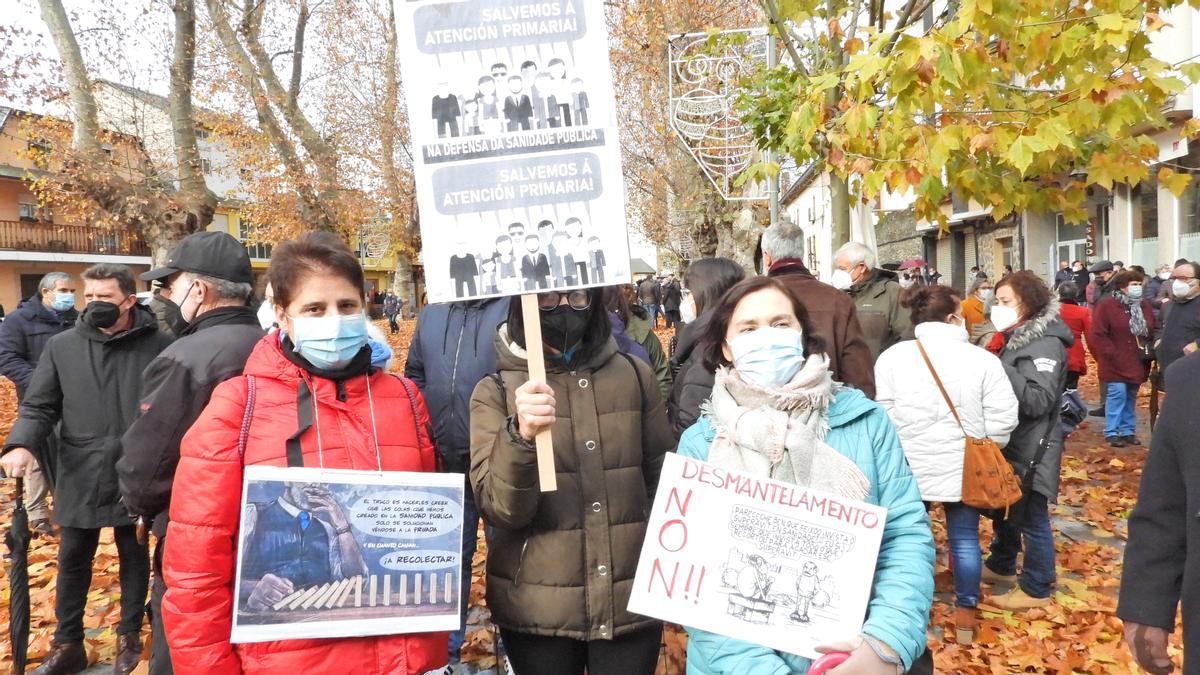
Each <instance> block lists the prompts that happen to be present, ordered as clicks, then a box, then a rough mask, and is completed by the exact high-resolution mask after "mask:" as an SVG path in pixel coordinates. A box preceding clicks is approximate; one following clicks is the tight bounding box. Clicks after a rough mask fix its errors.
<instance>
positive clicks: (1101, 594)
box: [0, 321, 1182, 675]
mask: <svg viewBox="0 0 1200 675" xmlns="http://www.w3.org/2000/svg"><path fill="white" fill-rule="evenodd" d="M380 327H381V328H383V329H384V331H385V332H387V324H386V322H380ZM413 327H414V322H412V321H407V322H402V323H401V331H400V332H399V333H397V334H396V335H394V336H389V340H390V342H391V343H392V348H393V350H394V352H395V360H394V363H393V369H394V370H396V371H402V369H403V363H404V358H405V355H406V348H407V345H408V343H409V342H410V340H411V338H412V331H413ZM659 334H660V337H661V338H663V339H664V344H665V342H666V338H667V334H666V332H665V331H659ZM1093 370H1094V369H1093ZM0 382H2V384H0V433H3V434H7V432H8V429H9V428H10V426H11V424H12V421H13V419H14V417H15V415H16V397H15V394H14V392H13V389H12V387H11V385H9V383H8V382H7V381H6V380H5V381H0ZM1081 390H1082V392H1083V394H1084V398H1085V399H1086V400H1088V401H1089V402H1095V401H1096V400H1097V396H1096V383H1095V380H1094V379H1093V378H1085V379H1084V382H1083V383H1082V385H1081ZM1142 393H1143V396H1142V398H1141V399H1140V401H1139V407H1138V417H1139V427H1138V436H1140V437H1141V438H1142V439H1143V440H1145V441H1147V442H1148V441H1149V438H1150V431H1149V428H1148V412H1147V398H1146V391H1145V390H1143V392H1142ZM1102 431H1103V423H1102V420H1101V419H1100V418H1094V417H1093V418H1090V420H1089V421H1088V422H1087V423H1086V424H1085V426H1084V427H1082V428H1081V429H1080V430H1079V431H1077V432H1076V433H1075V434H1072V436H1071V437H1070V438H1069V439H1068V440H1067V444H1066V452H1065V454H1064V460H1063V480H1062V492H1061V494H1060V499H1059V503H1058V504H1057V505H1055V506H1053V507H1052V515H1053V522H1054V527H1055V532H1056V536H1055V541H1056V546H1057V552H1058V556H1057V559H1058V575H1059V585H1058V589H1057V592H1056V593H1055V596H1054V603H1053V604H1051V605H1050V606H1049V607H1047V608H1044V609H1036V610H1031V611H1029V612H1024V613H1020V614H1017V615H1014V614H1013V613H1011V612H1004V611H1001V610H999V609H997V608H995V607H993V606H991V605H990V604H989V602H990V598H991V594H990V593H989V592H988V590H987V589H986V587H985V591H984V594H983V597H982V600H981V604H980V610H981V625H980V631H979V635H978V638H977V639H976V641H975V643H974V644H973V645H970V646H964V645H958V644H955V643H954V637H953V635H954V625H953V619H952V617H953V612H954V607H953V583H952V579H951V576H950V572H949V569H948V567H947V564H948V560H947V554H946V550H947V549H946V544H945V542H946V539H945V527H944V522H943V519H942V516H941V513H940V509H938V508H937V507H935V508H934V511H933V513H932V514H931V515H932V519H933V523H934V533H935V535H936V537H937V541H938V552H939V553H938V559H937V567H936V571H937V579H936V581H937V595H936V597H935V602H934V607H933V616H932V620H931V624H930V630H929V647H930V649H931V650H932V651H933V653H934V659H935V662H936V668H937V671H938V672H943V673H962V674H964V675H977V674H978V675H983V674H1000V673H1021V672H1029V673H1055V674H1061V675H1067V674H1070V673H1091V674H1100V673H1131V672H1135V667H1134V666H1133V665H1132V662H1131V657H1130V655H1129V652H1128V650H1127V649H1126V647H1125V645H1124V644H1123V642H1122V641H1121V623H1120V621H1119V620H1118V619H1117V618H1116V615H1115V613H1114V612H1115V609H1116V591H1117V586H1118V584H1119V580H1120V577H1121V557H1122V550H1123V547H1124V542H1125V538H1126V532H1127V531H1126V523H1125V519H1126V517H1127V515H1128V513H1129V511H1130V509H1131V508H1132V507H1133V504H1134V501H1135V498H1136V495H1137V486H1138V479H1139V477H1140V475H1141V467H1142V463H1143V461H1144V459H1145V453H1146V449H1145V448H1143V447H1135V448H1122V449H1113V448H1109V447H1108V446H1107V445H1106V444H1105V443H1104V438H1103V434H1102ZM12 500H13V494H12V485H11V483H10V482H5V483H4V484H0V527H3V528H7V526H8V518H9V514H10V512H11V503H12ZM985 522H986V521H985ZM481 534H482V532H481ZM989 536H990V528H989V527H988V526H987V525H986V524H985V526H984V527H983V532H982V533H981V540H982V541H983V543H984V544H986V542H987V540H988V537H989ZM55 555H56V547H55V544H54V541H53V540H48V539H34V541H33V544H32V548H31V550H30V566H29V573H30V580H31V587H32V598H31V599H32V607H33V610H32V626H33V634H32V636H31V642H30V649H29V654H30V657H31V658H32V659H38V658H41V657H43V656H44V655H45V654H46V652H47V651H48V650H49V646H50V639H51V635H52V632H53V628H54V591H55V575H56V571H57V569H56V563H55ZM485 556H486V545H485V543H484V541H483V538H482V536H481V537H480V549H479V552H478V553H477V555H476V557H475V560H474V561H473V563H472V582H473V583H472V588H471V609H470V611H469V613H468V626H467V636H466V642H465V644H464V646H463V658H464V661H465V662H466V663H467V664H468V665H469V666H470V668H471V670H472V671H478V672H487V671H492V672H495V669H496V668H497V654H496V639H495V638H496V633H495V630H494V627H493V626H492V625H491V623H490V620H489V618H490V615H489V614H488V610H487V606H486V600H485V598H484V560H485ZM1007 590H1008V588H1007V587H997V588H995V589H993V591H992V592H993V593H995V594H999V593H1003V592H1005V591H1007ZM119 599H120V585H119V583H118V581H117V555H116V549H115V547H114V546H113V543H112V537H111V534H108V533H106V534H105V536H103V537H102V540H101V546H100V550H99V552H98V553H97V555H96V562H95V565H94V577H93V582H92V589H91V591H90V593H89V595H88V610H87V613H86V616H85V619H84V624H85V627H86V629H87V648H88V652H89V656H90V658H91V660H92V662H93V663H106V662H111V661H112V659H113V657H114V655H115V649H116V647H115V642H116V636H115V634H114V633H113V628H114V627H115V626H116V623H117V619H118V617H119V614H120V605H119ZM7 608H8V588H7V585H5V587H4V588H3V591H2V593H0V635H2V637H0V654H2V656H0V670H5V671H7V670H9V669H10V668H11V649H10V648H9V645H8V643H7V640H8V611H7ZM147 630H148V629H147ZM686 644H687V638H686V635H685V634H684V633H683V632H682V631H680V630H679V629H678V628H675V627H668V629H667V631H666V632H665V634H664V638H663V649H662V655H661V658H660V659H659V665H658V675H683V673H684V671H685V666H684V662H685V661H684V654H685V651H686ZM1181 653H1182V652H1181V648H1180V644H1179V638H1178V632H1177V633H1176V635H1175V636H1174V637H1173V639H1172V644H1171V654H1172V656H1173V658H1174V659H1175V662H1176V664H1177V665H1178V664H1179V663H1180V660H1181Z"/></svg>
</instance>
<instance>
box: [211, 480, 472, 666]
mask: <svg viewBox="0 0 1200 675" xmlns="http://www.w3.org/2000/svg"><path fill="white" fill-rule="evenodd" d="M462 505H463V476H462V474H451V473H446V474H431V473H403V472H364V471H344V470H332V469H307V468H281V467H262V466H251V467H246V475H245V481H244V487H243V492H242V518H241V526H240V530H239V533H238V556H237V576H236V583H235V598H236V603H235V605H234V615H233V633H232V635H231V638H230V641H231V642H234V643H244V642H265V641H274V640H290V639H299V638H335V637H353V636H363V635H392V634H397V633H418V632H429V631H440V630H454V629H456V628H458V627H459V626H460V623H461V617H460V613H459V598H460V597H461V595H462V593H464V592H466V591H465V590H464V589H463V588H462V582H461V578H462V577H461V569H462V568H461V564H462V561H461V559H460V558H461V553H460V551H461V545H462V527H463V515H462ZM468 590H469V589H468Z"/></svg>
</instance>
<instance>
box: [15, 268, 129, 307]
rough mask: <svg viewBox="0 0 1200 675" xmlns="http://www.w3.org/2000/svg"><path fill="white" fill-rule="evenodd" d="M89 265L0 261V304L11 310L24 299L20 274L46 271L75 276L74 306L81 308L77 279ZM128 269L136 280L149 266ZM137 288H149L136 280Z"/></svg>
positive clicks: (39, 273)
mask: <svg viewBox="0 0 1200 675" xmlns="http://www.w3.org/2000/svg"><path fill="white" fill-rule="evenodd" d="M89 267H91V264H90V263H89V264H82V263H52V262H26V261H13V260H5V261H0V305H3V306H4V311H5V312H11V311H13V310H15V309H16V308H17V304H18V303H19V302H20V301H21V300H23V299H24V298H22V297H21V275H23V274H35V275H37V276H39V277H40V276H42V275H44V274H46V273H48V272H66V273H67V274H70V275H71V276H73V277H75V290H76V294H75V295H76V298H75V307H76V308H78V309H83V304H84V303H83V282H82V281H81V280H80V279H79V275H80V274H82V273H83V271H84V270H86V269H87V268H89ZM130 269H131V270H133V275H134V279H135V281H136V279H137V275H139V274H141V273H142V272H145V271H147V270H149V269H150V267H149V266H148V265H131V266H130ZM137 288H138V290H139V291H146V290H149V285H148V284H146V283H145V282H143V281H137Z"/></svg>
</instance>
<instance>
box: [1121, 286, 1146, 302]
mask: <svg viewBox="0 0 1200 675" xmlns="http://www.w3.org/2000/svg"><path fill="white" fill-rule="evenodd" d="M1143 293H1145V290H1143V289H1142V285H1141V284H1129V285H1128V286H1126V287H1125V295H1128V296H1129V297H1130V298H1131V299H1133V300H1141V299H1142V294H1143Z"/></svg>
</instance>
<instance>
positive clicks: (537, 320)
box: [521, 293, 558, 492]
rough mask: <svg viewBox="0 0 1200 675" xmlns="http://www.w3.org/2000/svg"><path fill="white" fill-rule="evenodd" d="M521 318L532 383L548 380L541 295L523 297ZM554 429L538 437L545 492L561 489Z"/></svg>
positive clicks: (541, 486)
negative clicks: (538, 300)
mask: <svg viewBox="0 0 1200 675" xmlns="http://www.w3.org/2000/svg"><path fill="white" fill-rule="evenodd" d="M521 319H522V321H524V322H525V347H526V349H525V351H526V353H527V356H528V358H529V379H530V381H532V382H545V381H546V357H545V354H543V352H542V319H541V312H540V311H539V310H538V302H537V295H536V294H534V293H526V294H525V295H522V296H521ZM552 439H553V437H552V436H551V435H550V429H544V430H542V431H541V433H539V434H538V435H537V437H536V439H535V443H536V444H537V467H538V486H539V487H540V488H541V490H542V492H554V491H555V490H557V489H558V476H557V475H555V473H554V442H553V440H552Z"/></svg>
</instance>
